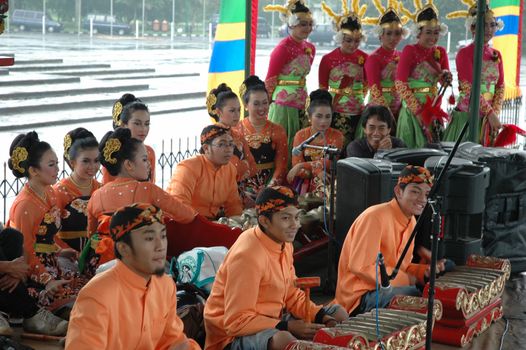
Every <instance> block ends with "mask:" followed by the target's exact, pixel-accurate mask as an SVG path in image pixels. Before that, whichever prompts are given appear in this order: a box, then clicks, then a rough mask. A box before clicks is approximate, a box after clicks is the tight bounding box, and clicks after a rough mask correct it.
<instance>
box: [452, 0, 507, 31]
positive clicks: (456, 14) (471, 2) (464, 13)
mask: <svg viewBox="0 0 526 350" xmlns="http://www.w3.org/2000/svg"><path fill="white" fill-rule="evenodd" d="M460 2H461V3H463V4H464V5H466V6H467V10H459V11H453V12H450V13H448V14H447V15H446V18H449V19H456V18H465V19H466V29H468V30H470V29H471V27H472V26H474V25H476V23H477V1H476V0H460ZM485 14H486V15H485V16H486V18H495V13H494V12H493V11H492V10H491V9H490V8H489V6H488V3H487V1H486V12H485ZM496 22H497V30H502V29H503V28H504V22H503V21H502V20H501V19H498V20H497V21H496Z"/></svg>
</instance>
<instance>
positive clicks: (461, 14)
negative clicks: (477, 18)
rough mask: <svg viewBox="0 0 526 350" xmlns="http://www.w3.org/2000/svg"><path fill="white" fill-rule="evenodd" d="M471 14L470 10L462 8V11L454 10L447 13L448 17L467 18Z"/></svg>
mask: <svg viewBox="0 0 526 350" xmlns="http://www.w3.org/2000/svg"><path fill="white" fill-rule="evenodd" d="M468 16H469V13H468V11H465V10H460V11H453V12H450V13H448V14H447V15H446V18H449V19H454V18H466V17H468Z"/></svg>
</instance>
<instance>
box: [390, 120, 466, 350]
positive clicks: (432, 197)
mask: <svg viewBox="0 0 526 350" xmlns="http://www.w3.org/2000/svg"><path fill="white" fill-rule="evenodd" d="M468 125H469V120H468V121H466V123H465V124H464V126H463V127H462V131H461V132H460V135H459V136H458V138H457V140H456V141H455V145H454V146H453V149H452V150H451V153H450V154H449V156H448V158H447V160H446V163H445V164H444V167H443V168H442V169H441V170H440V173H439V174H438V176H437V177H436V181H435V183H434V184H433V187H431V190H430V191H429V195H428V200H427V203H426V206H425V208H424V210H423V211H422V214H423V213H424V212H425V211H426V210H429V209H430V207H431V209H432V211H433V219H432V220H433V229H432V233H431V234H432V240H431V267H430V277H429V296H428V304H427V325H426V327H427V328H426V350H431V341H432V330H433V322H432V320H433V305H434V296H435V277H436V262H437V254H438V235H439V232H440V219H439V218H438V217H439V216H440V215H439V213H438V211H437V210H436V209H435V207H434V205H435V204H436V202H437V201H436V196H437V195H436V194H437V191H438V189H439V188H440V185H441V182H442V178H443V177H444V176H445V174H446V173H447V170H448V168H449V166H450V164H451V161H452V160H453V157H454V156H455V153H457V149H458V146H459V145H460V142H461V140H462V139H463V138H464V135H465V134H466V131H467V130H468ZM435 215H436V216H437V217H435ZM424 216H425V215H420V216H419V217H418V220H417V221H416V225H415V228H414V229H413V232H412V233H411V236H410V237H409V240H408V241H407V243H406V245H405V247H404V250H403V251H402V255H400V258H399V259H398V262H397V263H396V266H395V268H394V270H393V272H392V274H391V275H390V276H389V280H393V279H395V278H396V276H397V275H398V271H400V267H401V266H402V262H403V261H404V258H405V256H406V255H407V253H408V251H409V247H410V246H411V243H412V242H413V240H414V239H415V237H416V234H417V232H418V230H419V229H420V227H421V226H422V223H423V222H424V220H423V217H424ZM430 320H431V321H430Z"/></svg>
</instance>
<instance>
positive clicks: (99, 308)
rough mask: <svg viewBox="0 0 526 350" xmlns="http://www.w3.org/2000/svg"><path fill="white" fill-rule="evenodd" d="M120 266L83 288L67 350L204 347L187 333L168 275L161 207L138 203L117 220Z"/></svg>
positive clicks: (119, 212)
mask: <svg viewBox="0 0 526 350" xmlns="http://www.w3.org/2000/svg"><path fill="white" fill-rule="evenodd" d="M110 234H111V236H112V238H113V240H114V241H115V255H116V256H117V259H118V260H117V262H116V265H115V266H114V267H112V268H111V269H109V270H107V271H104V272H102V273H101V274H99V275H96V276H95V277H94V278H93V279H92V280H91V281H90V282H89V283H88V284H86V286H84V288H82V290H81V292H80V293H79V296H78V298H77V301H76V302H75V305H74V307H73V310H72V312H71V317H70V322H69V327H68V334H67V339H66V349H71V350H84V349H85V350H88V349H89V350H91V349H100V350H103V349H108V350H113V349H156V350H158V349H159V350H160V349H170V350H194V349H200V347H199V345H197V343H195V342H194V341H193V340H191V339H190V340H189V339H187V338H186V336H185V335H184V333H183V323H182V321H181V319H180V318H179V317H178V316H177V297H176V288H175V283H174V281H173V280H172V278H170V277H169V276H167V275H165V274H164V265H165V262H166V247H167V241H166V227H165V225H164V224H163V218H162V212H161V210H160V209H158V208H157V207H155V206H153V205H150V204H146V203H137V204H133V205H131V206H128V207H123V208H121V209H119V210H117V211H116V212H115V214H113V216H112V218H111V223H110Z"/></svg>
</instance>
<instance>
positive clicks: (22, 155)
mask: <svg viewBox="0 0 526 350" xmlns="http://www.w3.org/2000/svg"><path fill="white" fill-rule="evenodd" d="M28 156H29V153H28V152H27V149H26V148H25V147H15V149H14V150H13V153H12V154H11V165H12V166H13V169H14V170H16V171H18V172H19V173H20V174H23V173H25V172H26V169H24V168H22V167H21V166H20V163H22V162H23V161H25V160H27V157H28Z"/></svg>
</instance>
